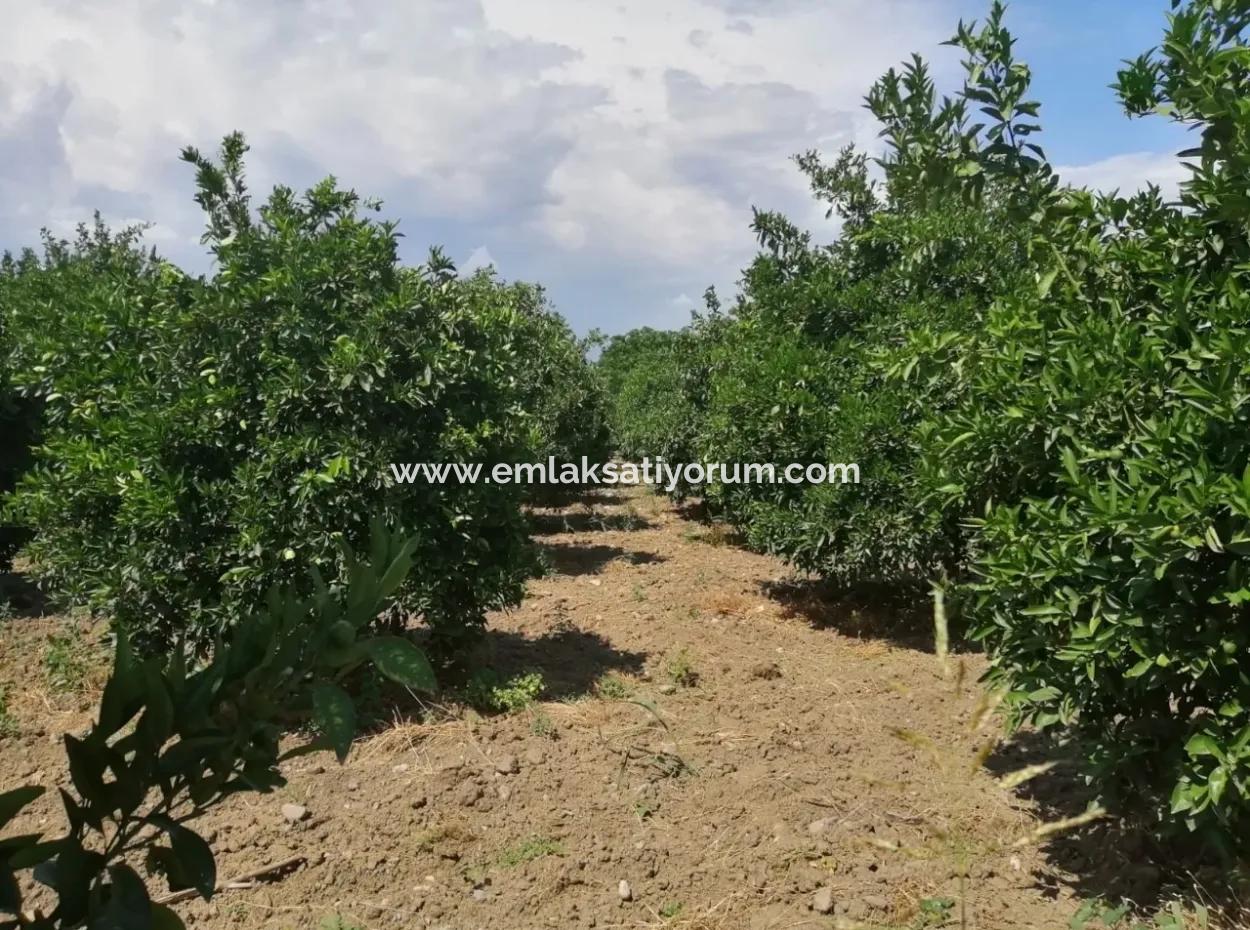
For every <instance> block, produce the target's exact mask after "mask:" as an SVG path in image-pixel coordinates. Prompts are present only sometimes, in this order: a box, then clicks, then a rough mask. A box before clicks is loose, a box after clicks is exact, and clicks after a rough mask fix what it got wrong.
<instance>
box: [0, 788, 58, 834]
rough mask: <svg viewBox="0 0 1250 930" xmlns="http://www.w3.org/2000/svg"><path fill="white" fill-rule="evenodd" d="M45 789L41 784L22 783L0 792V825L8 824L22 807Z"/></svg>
mask: <svg viewBox="0 0 1250 930" xmlns="http://www.w3.org/2000/svg"><path fill="white" fill-rule="evenodd" d="M46 790H47V789H46V788H44V787H43V786H42V785H24V786H23V787H21V788H14V789H13V790H12V791H6V792H5V793H4V794H0V827H5V826H8V823H9V821H10V820H12V819H13V818H14V817H16V816H17V814H18V812H19V811H21V809H22V808H23V807H25V806H26V805H27V804H29V803H30V802H31V801H34V800H35V799H36V798H38V797H40V796H41V795H42V794H43V793H44V791H46Z"/></svg>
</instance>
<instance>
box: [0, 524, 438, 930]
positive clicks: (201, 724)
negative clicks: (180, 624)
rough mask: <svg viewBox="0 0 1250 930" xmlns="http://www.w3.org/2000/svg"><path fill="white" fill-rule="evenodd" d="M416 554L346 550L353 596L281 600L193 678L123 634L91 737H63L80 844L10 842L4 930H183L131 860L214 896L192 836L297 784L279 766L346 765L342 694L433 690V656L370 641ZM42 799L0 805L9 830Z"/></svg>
mask: <svg viewBox="0 0 1250 930" xmlns="http://www.w3.org/2000/svg"><path fill="white" fill-rule="evenodd" d="M414 549H415V542H414V541H413V540H412V539H410V538H405V537H404V536H403V535H402V534H401V533H398V532H394V531H388V530H386V529H385V528H384V527H383V526H382V525H381V524H380V523H378V522H376V521H375V523H374V525H373V528H372V536H371V544H370V554H369V558H368V560H358V559H357V558H356V557H355V555H354V554H353V553H352V552H351V551H350V549H348V548H347V547H344V561H345V564H346V573H345V578H344V583H343V584H342V585H336V586H333V587H328V586H327V585H325V584H324V583H323V582H322V580H321V579H320V578H314V585H315V594H313V596H311V597H309V598H305V599H300V598H297V597H294V596H292V595H290V594H289V593H285V592H282V591H279V590H277V589H274V590H273V591H272V592H271V594H270V596H269V599H268V604H267V606H266V608H265V609H264V610H263V611H260V612H257V613H254V614H252V615H251V616H249V617H247V618H246V619H244V620H243V621H242V622H241V623H240V624H239V625H238V626H237V627H236V628H235V629H234V630H233V631H232V633H231V634H230V636H229V639H228V640H220V639H219V640H218V642H217V643H216V645H215V648H214V649H213V650H212V652H211V658H210V659H209V660H208V661H207V662H206V663H205V664H202V665H199V666H198V667H194V668H193V667H190V666H189V664H188V659H187V653H186V651H185V650H181V649H180V650H176V651H175V652H174V653H173V654H172V655H171V656H169V657H156V658H149V659H140V658H139V657H138V656H136V654H135V653H134V652H133V650H132V649H131V646H130V643H129V640H128V638H127V636H126V635H125V633H124V632H119V633H118V635H117V649H116V655H115V658H114V662H113V670H112V674H111V676H110V678H109V681H108V684H107V685H106V686H105V688H104V693H103V695H102V697H101V700H100V708H99V716H98V719H97V721H96V723H95V724H94V725H93V726H92V727H91V729H90V730H89V731H88V732H87V734H86V735H85V736H83V737H82V738H77V737H74V736H71V735H67V736H66V737H65V751H66V755H67V757H68V762H69V774H70V780H71V781H72V783H73V788H74V792H73V793H72V794H71V793H70V792H68V791H65V790H64V789H62V790H61V801H62V803H63V804H64V806H65V812H66V816H67V818H68V820H69V830H68V832H67V833H66V835H65V836H63V837H60V838H58V839H51V840H48V839H45V838H44V837H43V836H42V835H41V834H38V833H31V834H24V835H18V836H12V837H8V838H5V839H3V840H0V915H4V914H8V915H11V916H12V918H13V919H11V920H5V919H3V918H2V917H0V927H26V928H41V930H42V928H47V930H60V928H70V927H80V926H84V925H85V926H90V927H93V928H94V927H117V928H121V927H125V928H128V930H166V928H177V927H181V926H182V921H181V920H180V919H179V918H178V916H177V915H176V914H175V913H174V912H173V911H172V910H170V909H169V908H168V907H166V906H165V905H162V904H157V903H154V902H153V901H152V900H151V898H150V897H149V895H148V891H147V888H146V885H145V883H144V880H143V879H142V878H141V877H140V875H139V874H138V872H137V871H136V870H135V868H134V867H133V866H131V865H129V864H127V861H126V860H127V858H128V857H131V858H133V856H134V855H135V854H145V855H146V862H147V864H148V868H149V869H150V870H151V871H153V872H157V873H161V874H163V875H164V876H165V877H166V879H167V880H168V881H169V884H170V886H171V887H172V888H194V889H195V891H197V892H198V893H199V894H200V895H201V896H202V897H204V898H205V899H208V898H209V897H211V896H212V894H213V890H214V888H215V887H216V884H217V871H216V866H215V863H214V860H213V853H212V850H211V849H210V847H209V845H208V843H207V842H205V840H204V839H203V838H202V837H200V836H199V835H198V834H197V833H195V832H194V831H193V830H192V829H191V828H190V827H188V826H187V823H188V822H189V821H192V820H194V819H195V818H196V817H198V816H200V815H201V814H203V813H204V812H205V811H207V810H209V809H210V808H212V807H214V806H215V805H217V804H219V803H220V802H221V801H222V800H224V799H225V798H227V797H229V796H230V795H232V794H236V793H239V792H243V791H259V792H269V791H272V790H274V789H275V788H278V787H281V786H282V785H283V784H284V783H285V780H284V779H283V777H282V774H281V772H280V770H279V765H280V764H281V763H282V762H284V761H286V760H288V759H290V758H292V757H294V756H297V755H302V754H304V753H307V752H310V751H315V750H319V749H326V748H332V749H333V750H334V752H335V753H336V754H337V755H338V757H339V759H340V760H342V759H343V758H344V757H346V755H347V752H348V750H349V748H350V746H351V743H352V739H353V738H354V736H355V732H356V713H355V707H354V705H353V703H352V699H351V697H350V696H349V695H348V693H347V692H346V691H345V690H344V689H343V687H342V682H343V680H344V679H345V678H346V677H347V676H349V675H351V674H352V673H353V672H355V671H357V670H358V669H360V668H362V667H364V666H368V665H372V666H373V668H375V669H376V670H377V671H379V672H380V673H382V674H383V675H384V676H386V677H387V678H390V679H391V680H393V681H395V682H397V683H399V684H401V685H403V686H405V687H407V688H412V689H416V690H421V691H432V690H434V688H435V681H434V673H433V671H432V669H431V667H430V663H429V662H428V660H427V659H426V656H425V654H424V653H423V652H422V651H421V650H420V649H418V648H417V647H416V646H415V645H413V644H412V643H411V642H409V641H408V640H406V639H403V638H402V637H398V636H362V635H361V632H362V631H363V630H365V629H366V628H367V627H368V625H369V623H370V621H371V620H373V619H374V618H375V617H377V615H378V614H379V613H380V612H381V611H382V610H383V609H384V608H385V607H386V606H387V603H388V601H389V600H390V598H391V597H392V595H393V594H394V593H395V592H396V590H398V588H399V587H400V585H401V584H402V583H403V581H404V579H405V578H406V577H407V575H408V572H409V570H410V569H411V568H412V554H413V550H414ZM304 720H311V721H312V723H313V724H314V726H315V727H316V729H317V730H318V731H319V732H320V736H319V738H318V739H316V740H314V741H312V742H309V743H307V744H305V745H302V746H298V747H295V748H293V749H289V750H287V751H285V752H284V751H283V750H282V748H281V745H280V741H281V738H282V735H283V733H285V732H287V731H288V730H289V728H290V727H291V726H292V725H293V724H296V723H299V722H301V721H304ZM43 792H44V789H43V788H42V787H39V786H26V787H22V788H18V789H16V790H13V791H9V792H7V793H5V794H0V827H6V826H8V824H9V823H10V822H11V821H12V820H13V819H14V817H15V816H16V815H17V814H18V813H19V812H20V811H21V810H22V809H23V808H24V807H26V806H27V805H29V804H30V803H31V802H33V801H35V800H36V799H37V798H38V797H39V796H40V795H42V794H43ZM27 870H33V878H34V880H35V881H36V882H38V883H39V884H41V885H44V886H46V887H47V888H49V889H51V890H52V891H53V892H55V895H56V904H55V905H54V906H53V907H51V909H50V910H48V911H47V912H46V913H40V912H38V911H27V910H25V909H24V907H23V903H24V902H23V895H22V890H21V887H20V885H19V882H18V879H17V875H18V873H21V872H23V871H27Z"/></svg>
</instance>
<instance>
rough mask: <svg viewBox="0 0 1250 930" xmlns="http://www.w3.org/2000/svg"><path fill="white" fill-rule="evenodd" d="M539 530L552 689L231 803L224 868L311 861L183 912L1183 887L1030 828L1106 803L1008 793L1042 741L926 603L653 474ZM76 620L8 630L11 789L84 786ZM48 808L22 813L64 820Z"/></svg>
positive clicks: (936, 902) (751, 907)
mask: <svg viewBox="0 0 1250 930" xmlns="http://www.w3.org/2000/svg"><path fill="white" fill-rule="evenodd" d="M535 522H536V533H537V537H538V539H539V541H540V542H541V544H542V545H543V547H544V549H545V551H546V553H547V556H548V560H549V562H550V565H551V571H550V573H549V574H548V575H547V576H545V577H542V578H539V579H536V580H534V581H533V582H532V583H531V584H530V588H529V594H528V597H527V598H526V600H525V602H524V604H523V605H522V606H521V607H520V608H519V609H517V610H515V611H510V612H506V613H500V614H498V615H496V616H493V617H492V618H491V623H490V634H489V636H488V638H487V642H486V644H485V646H484V648H483V655H482V657H481V659H482V661H483V662H486V663H489V664H490V665H492V666H493V667H494V668H496V669H497V670H498V672H499V673H500V675H501V676H502V677H504V678H508V677H510V676H513V675H516V674H520V673H524V672H528V671H538V672H540V673H541V674H542V676H543V678H544V680H545V685H546V690H545V692H544V694H543V696H542V698H541V699H540V700H539V701H538V702H537V703H534V704H531V705H530V706H528V707H525V708H523V709H520V710H518V711H515V712H513V713H510V714H502V715H495V716H483V715H480V714H478V713H476V712H474V711H472V710H469V709H467V708H465V707H463V706H461V705H457V704H455V703H449V704H448V705H447V706H439V707H435V708H431V709H430V711H429V715H428V717H427V718H426V722H413V721H412V718H411V717H410V716H397V717H396V719H395V720H394V721H393V722H390V723H386V724H384V725H381V726H378V727H376V728H375V729H374V730H373V731H372V732H371V733H370V734H369V735H367V736H365V737H363V738H362V739H361V740H360V741H359V743H358V744H357V745H356V747H355V748H354V750H353V752H352V755H351V756H350V758H349V759H348V761H347V763H346V764H345V765H344V766H342V767H340V766H338V765H337V764H336V763H335V761H334V759H333V758H332V757H331V756H328V755H326V756H309V757H303V758H300V759H297V760H295V761H293V762H292V763H290V765H289V767H288V769H287V775H288V777H289V779H290V784H289V785H288V786H287V787H286V788H285V789H284V790H282V791H281V792H279V793H278V794H276V795H261V796H237V797H235V798H233V799H231V801H229V802H228V803H227V804H225V805H224V806H223V807H222V808H221V809H219V810H217V811H215V812H214V813H212V814H211V815H210V816H208V817H206V818H205V819H204V820H202V821H200V822H199V823H200V830H201V832H202V833H203V834H204V835H205V836H207V837H208V838H209V839H210V840H211V841H212V843H213V845H214V848H215V849H216V851H217V854H218V873H219V876H220V877H221V878H222V879H223V880H229V879H230V878H232V877H234V876H241V875H246V874H248V873H251V872H253V871H255V870H257V869H260V868H262V867H265V866H267V865H271V864H274V863H281V862H284V861H288V860H295V863H294V864H293V865H292V866H291V867H290V868H289V869H288V870H286V871H280V872H278V873H276V874H273V875H271V876H269V877H268V878H267V879H266V880H263V881H260V882H254V883H252V884H251V885H250V887H242V888H237V889H230V890H223V891H222V892H220V893H219V894H218V895H217V896H216V897H215V898H214V900H213V901H212V902H211V903H204V902H201V901H199V900H198V899H197V900H191V901H185V902H183V903H181V904H180V905H179V910H180V912H181V913H182V914H183V915H184V916H185V918H186V920H187V924H188V926H189V927H193V928H233V927H247V928H317V930H349V928H357V930H382V928H391V927H396V928H399V927H402V928H426V927H429V928H443V930H479V928H495V927H501V928H502V927H507V928H521V930H524V928H539V927H554V928H561V930H565V928H567V930H572V928H659V927H669V928H675V930H676V928H686V930H710V928H726V930H737V928H743V930H782V928H785V930H799V928H851V927H875V928H886V927H893V928H909V930H910V928H926V927H941V926H952V927H958V926H967V927H975V928H1012V930H1023V928H1038V930H1041V928H1046V930H1050V928H1055V927H1066V926H1068V921H1069V919H1070V917H1071V915H1072V914H1073V913H1074V911H1075V910H1076V909H1077V907H1078V905H1079V902H1080V899H1081V898H1085V897H1091V896H1093V895H1095V894H1098V893H1104V892H1107V891H1109V890H1111V886H1110V885H1109V884H1106V882H1110V881H1112V880H1113V879H1114V881H1115V882H1117V883H1118V885H1117V886H1116V888H1115V890H1116V891H1117V892H1121V891H1125V890H1127V891H1128V892H1130V893H1137V894H1138V896H1139V899H1144V898H1149V897H1150V896H1152V895H1157V894H1158V893H1159V888H1158V885H1159V876H1158V871H1157V870H1156V869H1155V868H1154V867H1153V866H1150V865H1145V864H1143V863H1142V861H1141V859H1142V856H1141V855H1140V848H1139V846H1137V845H1136V844H1135V842H1134V841H1133V840H1132V838H1131V837H1126V836H1120V835H1117V834H1115V833H1114V831H1112V830H1109V829H1108V828H1107V827H1105V826H1104V827H1103V828H1101V832H1100V833H1097V834H1089V833H1084V834H1080V835H1079V836H1078V838H1077V839H1074V838H1072V837H1067V838H1064V839H1060V840H1058V841H1051V842H1046V843H1042V844H1041V845H1039V842H1038V841H1034V840H1033V839H1030V837H1031V836H1032V834H1033V833H1034V831H1036V830H1037V829H1038V827H1039V826H1040V825H1041V824H1042V823H1043V822H1044V821H1045V820H1054V819H1055V818H1057V817H1061V816H1070V815H1073V814H1075V813H1079V812H1080V810H1081V809H1083V808H1084V805H1085V803H1086V797H1085V795H1084V794H1083V793H1082V791H1081V789H1080V788H1079V785H1078V783H1077V782H1076V781H1075V780H1074V779H1071V780H1070V781H1069V782H1067V783H1064V782H1062V781H1058V782H1056V781H1055V778H1056V776H1055V775H1054V773H1051V774H1050V775H1048V776H1047V778H1048V779H1049V794H1048V797H1049V798H1050V799H1051V800H1049V801H1041V800H1035V799H1030V798H1028V797H1027V796H1026V795H1025V793H1024V792H1025V791H1027V790H1028V789H1029V787H1030V786H1025V788H1023V789H1021V788H1015V789H1010V788H1008V787H1004V786H1003V782H1002V779H1003V778H1004V776H1008V775H1009V773H1010V772H1011V771H1014V770H1016V769H1018V768H1020V767H1021V766H1023V765H1026V764H1029V763H1031V762H1035V761H1037V759H1036V756H1035V752H1034V750H1033V749H1032V748H1031V747H1029V746H1028V745H1027V744H1026V743H1024V742H1018V743H1015V744H1007V745H1004V746H998V747H994V746H993V744H992V739H993V737H994V735H995V733H996V726H997V725H996V724H995V723H994V720H993V717H992V715H991V716H989V717H987V718H986V720H985V721H984V722H983V723H982V725H981V726H980V727H978V726H977V722H978V717H983V716H985V715H984V714H981V713H980V711H982V710H984V698H983V697H982V692H981V689H980V688H979V686H978V685H977V683H976V679H977V677H978V675H979V674H980V672H981V671H982V668H983V662H982V659H981V658H980V657H979V656H977V655H975V654H958V653H957V654H955V655H954V656H952V658H951V660H950V662H949V663H948V665H947V667H945V668H944V667H943V665H942V663H940V662H939V660H938V659H937V657H936V656H935V655H934V653H933V649H932V642H931V641H932V636H931V633H930V630H929V627H928V621H927V607H926V606H925V605H919V607H916V608H913V609H911V610H902V609H899V610H887V609H877V610H875V611H873V610H868V609H866V608H864V607H862V606H859V607H856V606H855V605H852V604H846V603H838V602H829V601H826V600H824V599H822V597H821V596H820V595H819V594H818V593H816V591H817V589H816V588H815V587H813V586H811V585H808V584H805V583H803V582H802V581H797V580H794V579H793V578H792V576H791V575H790V573H789V572H788V571H787V569H786V568H785V566H783V565H782V564H781V563H779V562H778V561H776V560H774V559H771V558H768V557H766V556H762V555H757V554H753V553H749V552H746V551H744V550H742V549H740V548H738V547H736V546H734V545H733V544H732V543H733V541H732V539H730V538H728V536H727V534H726V533H725V532H724V531H723V530H720V529H718V528H717V527H714V526H708V525H706V524H702V523H699V522H697V521H694V520H691V519H688V517H687V516H686V515H683V513H681V512H680V511H679V510H677V509H675V508H674V507H673V506H672V505H670V504H669V503H668V502H666V501H664V500H662V499H660V498H657V497H654V496H651V495H648V494H646V493H643V492H630V493H624V492H621V493H618V494H616V495H613V494H609V493H606V492H594V493H592V494H590V495H587V496H586V497H585V498H584V499H583V500H582V501H581V502H579V503H577V504H574V505H572V506H569V507H566V508H563V509H561V510H547V511H539V512H538V513H537V514H536V516H535ZM883 594H888V592H883ZM885 600H888V598H885ZM65 629H66V621H65V620H64V619H63V618H31V617H21V616H19V617H17V618H15V619H13V620H11V621H8V622H4V623H3V624H2V625H0V687H2V688H3V689H4V691H5V693H6V704H7V714H8V717H7V718H6V719H7V720H8V723H7V726H5V727H0V732H3V733H4V735H3V737H0V738H2V740H3V753H2V756H0V789H8V788H12V787H14V786H16V785H17V784H20V783H25V782H30V781H36V782H40V783H43V784H46V785H49V786H52V785H55V784H58V783H64V782H65V781H66V780H67V779H66V777H65V773H64V770H63V763H62V751H61V747H60V742H59V741H60V736H61V734H62V733H63V732H65V731H67V730H70V731H73V730H80V729H83V728H84V727H85V726H86V725H87V723H88V722H89V716H88V714H89V711H90V709H91V708H92V706H93V705H94V702H95V700H96V699H97V697H98V693H96V692H95V691H94V690H93V669H94V665H93V664H92V663H91V661H89V660H86V659H82V657H81V655H80V654H79V652H80V651H81V648H80V645H76V644H75V642H70V641H67V640H65V639H64V631H65ZM56 637H61V638H59V639H58V638H56ZM67 643H68V644H67ZM58 644H59V645H58ZM76 650H78V651H76ZM50 652H51V653H52V654H53V658H51V659H50V658H49V653H50ZM62 653H63V654H64V655H62ZM75 663H78V665H75ZM58 680H60V685H61V686H60V687H57V681H58ZM67 682H68V683H69V685H68V686H67V684H66V683H67ZM1058 777H1059V778H1062V777H1063V776H1058ZM1033 784H1034V783H1030V785H1033ZM1056 785H1057V786H1058V787H1056ZM50 794H52V792H50ZM40 804H41V805H42V806H41V807H38V808H37V809H36V811H35V813H34V814H33V815H31V816H30V817H29V818H28V821H29V824H23V826H27V825H30V826H37V827H41V828H43V829H46V830H50V831H54V832H55V831H56V830H59V829H60V826H61V823H62V821H61V815H60V812H59V810H58V808H57V807H56V805H55V802H54V801H52V800H50V799H48V798H45V799H44V800H43V801H41V802H40ZM284 805H286V808H285V810H284ZM291 805H297V806H298V808H302V809H303V810H302V811H301V810H298V809H297V808H294V807H291ZM166 890H167V889H165V888H164V887H162V886H161V885H160V883H159V882H157V881H156V880H154V882H153V893H154V894H161V893H164V892H165V891H166ZM961 921H962V923H961Z"/></svg>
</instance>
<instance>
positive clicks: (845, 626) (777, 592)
mask: <svg viewBox="0 0 1250 930" xmlns="http://www.w3.org/2000/svg"><path fill="white" fill-rule="evenodd" d="M760 594H761V595H763V596H764V597H767V598H768V599H770V600H771V601H773V602H774V603H776V604H779V605H780V606H781V608H782V609H783V610H784V611H785V613H786V614H787V615H788V616H791V617H797V618H799V619H801V620H804V621H806V622H807V623H809V624H811V625H812V627H814V628H815V629H818V630H834V631H836V632H838V633H841V634H843V635H844V636H854V637H856V638H859V639H879V640H884V641H886V642H889V643H892V644H893V645H896V646H902V647H904V648H907V649H915V650H918V651H920V652H933V605H932V602H931V601H930V600H929V597H928V595H927V594H926V593H925V591H924V590H923V589H922V588H921V587H920V586H918V585H917V586H909V585H886V584H874V585H867V584H865V585H860V586H857V587H855V588H851V589H847V588H838V587H836V586H834V585H831V584H830V583H828V582H824V581H816V580H812V581H806V580H797V581H795V580H785V581H768V582H763V583H761V584H760ZM951 637H952V643H953V644H957V645H958V646H959V648H960V649H961V650H962V651H970V650H971V649H973V648H975V644H973V643H967V642H964V641H959V642H958V643H955V641H956V640H957V639H958V635H957V631H956V630H955V629H952V630H951Z"/></svg>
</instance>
